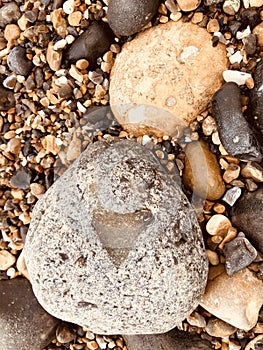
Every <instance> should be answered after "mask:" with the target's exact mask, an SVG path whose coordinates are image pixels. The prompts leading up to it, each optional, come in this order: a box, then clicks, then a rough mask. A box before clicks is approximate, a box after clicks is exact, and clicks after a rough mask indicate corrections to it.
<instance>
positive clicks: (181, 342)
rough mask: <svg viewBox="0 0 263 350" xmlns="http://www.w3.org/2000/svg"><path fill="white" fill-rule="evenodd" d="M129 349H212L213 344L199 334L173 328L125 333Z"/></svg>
mask: <svg viewBox="0 0 263 350" xmlns="http://www.w3.org/2000/svg"><path fill="white" fill-rule="evenodd" d="M123 337H124V340H125V342H126V345H127V346H128V349H129V350H211V349H212V344H211V343H210V342H209V341H207V340H204V339H202V338H201V337H200V336H198V335H190V334H187V333H186V332H183V331H179V330H177V329H173V330H172V331H170V332H168V333H165V334H150V335H124V336H123Z"/></svg>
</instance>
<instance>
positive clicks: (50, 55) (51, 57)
mask: <svg viewBox="0 0 263 350" xmlns="http://www.w3.org/2000/svg"><path fill="white" fill-rule="evenodd" d="M46 60H47V63H48V64H49V67H50V69H52V70H53V71H54V72H56V71H57V70H59V68H60V65H61V60H62V52H60V51H56V50H54V43H53V42H50V43H49V44H48V47H47V53H46Z"/></svg>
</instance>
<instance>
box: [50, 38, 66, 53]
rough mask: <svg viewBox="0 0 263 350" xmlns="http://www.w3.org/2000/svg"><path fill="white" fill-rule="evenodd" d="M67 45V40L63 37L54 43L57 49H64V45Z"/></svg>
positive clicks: (54, 47)
mask: <svg viewBox="0 0 263 350" xmlns="http://www.w3.org/2000/svg"><path fill="white" fill-rule="evenodd" d="M66 45H67V40H66V39H61V40H59V41H57V42H56V43H55V44H54V46H53V49H54V50H56V51H57V50H61V49H64V47H66Z"/></svg>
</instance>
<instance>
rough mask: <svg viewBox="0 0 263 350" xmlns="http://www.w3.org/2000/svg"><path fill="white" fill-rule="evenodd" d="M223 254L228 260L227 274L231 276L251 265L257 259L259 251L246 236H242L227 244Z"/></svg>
mask: <svg viewBox="0 0 263 350" xmlns="http://www.w3.org/2000/svg"><path fill="white" fill-rule="evenodd" d="M223 253H224V256H225V259H226V265H225V266H226V272H227V274H228V275H229V276H231V275H233V274H234V273H235V272H237V271H239V270H241V269H243V268H245V267H247V266H248V265H250V264H251V263H252V261H253V260H255V258H256V257H257V250H256V249H255V248H254V247H253V246H252V244H251V243H250V242H249V241H248V240H247V239H246V238H245V235H243V236H242V235H240V236H239V237H237V238H234V239H233V240H232V241H231V242H229V243H226V244H225V246H224V249H223Z"/></svg>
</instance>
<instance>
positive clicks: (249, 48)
mask: <svg viewBox="0 0 263 350" xmlns="http://www.w3.org/2000/svg"><path fill="white" fill-rule="evenodd" d="M242 41H243V44H244V47H245V50H246V52H247V54H249V55H254V53H255V52H256V50H257V37H256V35H255V34H249V35H248V36H247V37H246V38H244V39H243V40H242Z"/></svg>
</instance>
